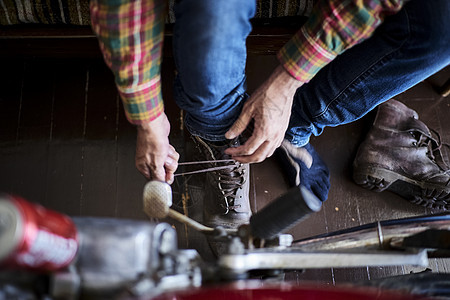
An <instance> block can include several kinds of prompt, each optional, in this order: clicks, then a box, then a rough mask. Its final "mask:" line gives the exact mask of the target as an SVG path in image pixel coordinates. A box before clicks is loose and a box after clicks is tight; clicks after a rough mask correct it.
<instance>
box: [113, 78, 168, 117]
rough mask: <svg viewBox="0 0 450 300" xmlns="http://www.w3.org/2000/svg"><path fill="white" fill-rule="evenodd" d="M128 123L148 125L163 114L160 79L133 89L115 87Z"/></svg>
mask: <svg viewBox="0 0 450 300" xmlns="http://www.w3.org/2000/svg"><path fill="white" fill-rule="evenodd" d="M117 88H118V90H119V94H120V97H121V98H122V102H123V106H124V108H125V115H126V117H127V119H128V121H129V122H130V123H131V124H134V125H140V124H143V123H148V122H150V121H153V120H154V119H156V118H157V117H159V116H160V115H161V114H162V113H163V112H164V104H163V98H162V94H161V80H160V77H159V76H158V77H156V78H154V79H152V80H151V81H150V82H147V83H143V84H140V85H138V86H136V87H133V88H124V87H120V86H118V87H117Z"/></svg>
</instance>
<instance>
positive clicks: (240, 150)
mask: <svg viewBox="0 0 450 300" xmlns="http://www.w3.org/2000/svg"><path fill="white" fill-rule="evenodd" d="M264 142H265V141H264V140H263V139H262V138H260V137H259V136H258V134H257V133H255V134H253V135H252V136H251V137H250V138H249V139H248V140H247V142H245V144H244V145H241V146H238V147H231V148H228V149H226V150H225V153H226V154H228V155H231V156H233V157H234V156H250V155H253V154H254V153H255V151H256V150H257V149H258V148H259V147H260V146H261V145H262V144H263V143H264Z"/></svg>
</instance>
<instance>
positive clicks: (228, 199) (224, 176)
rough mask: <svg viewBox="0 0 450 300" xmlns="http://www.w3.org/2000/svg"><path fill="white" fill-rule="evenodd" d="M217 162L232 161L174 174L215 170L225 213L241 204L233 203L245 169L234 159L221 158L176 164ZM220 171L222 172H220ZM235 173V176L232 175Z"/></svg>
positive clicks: (243, 179)
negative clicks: (227, 186) (222, 164)
mask: <svg viewBox="0 0 450 300" xmlns="http://www.w3.org/2000/svg"><path fill="white" fill-rule="evenodd" d="M217 163H233V164H227V165H225V166H218V167H210V168H203V169H199V170H195V171H188V172H182V173H176V174H174V175H175V176H182V175H191V174H198V173H205V172H216V173H217V176H218V185H219V189H220V191H221V192H222V195H223V197H224V199H225V204H221V206H222V207H223V208H224V209H226V212H225V214H227V213H228V212H229V211H230V210H233V209H236V208H240V207H241V205H240V204H237V205H235V204H234V201H235V198H236V191H237V190H238V189H240V188H241V187H242V186H243V185H244V184H245V177H244V173H245V170H244V168H243V165H242V164H241V163H239V162H237V161H235V160H234V159H221V160H204V161H191V162H181V163H179V164H178V166H190V165H201V164H217ZM224 170H228V172H223V171H224ZM220 171H222V172H220ZM233 175H237V176H233ZM226 185H230V187H229V188H226V187H225V186H226Z"/></svg>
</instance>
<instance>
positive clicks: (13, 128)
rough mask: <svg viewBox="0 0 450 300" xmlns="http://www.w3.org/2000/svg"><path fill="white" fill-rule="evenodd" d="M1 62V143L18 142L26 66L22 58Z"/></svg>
mask: <svg viewBox="0 0 450 300" xmlns="http://www.w3.org/2000/svg"><path fill="white" fill-rule="evenodd" d="M0 64H1V66H2V72H1V73H0V87H1V91H2V92H1V94H0V143H5V142H16V139H17V126H18V121H19V111H20V105H21V97H22V85H23V75H24V67H25V66H24V62H23V61H22V60H6V59H2V60H1V61H0Z"/></svg>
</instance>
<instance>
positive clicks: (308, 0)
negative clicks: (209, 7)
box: [0, 0, 315, 25]
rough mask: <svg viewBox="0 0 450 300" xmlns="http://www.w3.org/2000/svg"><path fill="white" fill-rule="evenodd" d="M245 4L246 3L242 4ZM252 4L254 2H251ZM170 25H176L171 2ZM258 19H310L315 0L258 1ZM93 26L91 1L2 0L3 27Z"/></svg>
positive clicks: (0, 4)
mask: <svg viewBox="0 0 450 300" xmlns="http://www.w3.org/2000/svg"><path fill="white" fill-rule="evenodd" d="M243 1H244V0H243ZM250 1H251V0H250ZM168 2H169V12H168V15H167V19H166V20H167V23H173V22H175V16H174V14H173V5H174V2H175V0H169V1H168ZM257 2H258V3H257V12H256V16H255V18H279V17H292V16H308V15H309V13H310V12H311V10H312V6H313V3H314V2H315V0H258V1H257ZM29 23H31V24H53V25H57V24H67V25H90V18H89V0H31V1H30V0H0V25H17V24H29Z"/></svg>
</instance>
